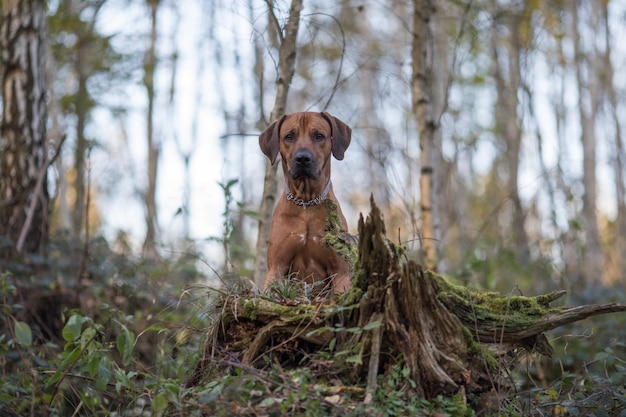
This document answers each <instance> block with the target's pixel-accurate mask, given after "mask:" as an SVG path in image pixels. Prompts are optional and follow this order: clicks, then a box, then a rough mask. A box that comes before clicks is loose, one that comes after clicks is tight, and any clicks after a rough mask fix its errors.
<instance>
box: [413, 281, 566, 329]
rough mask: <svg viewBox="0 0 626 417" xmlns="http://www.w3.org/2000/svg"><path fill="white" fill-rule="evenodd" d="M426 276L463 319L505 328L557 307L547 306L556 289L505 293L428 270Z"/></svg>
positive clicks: (531, 320) (526, 322) (532, 320)
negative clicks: (535, 293)
mask: <svg viewBox="0 0 626 417" xmlns="http://www.w3.org/2000/svg"><path fill="white" fill-rule="evenodd" d="M425 275H426V277H427V279H430V280H432V281H433V282H434V283H435V284H436V288H437V298H438V299H439V301H441V302H442V303H443V304H444V305H446V306H447V307H448V308H449V309H452V310H453V311H454V314H455V315H457V316H458V317H459V318H460V319H461V321H462V322H463V323H466V324H467V323H475V322H477V323H478V324H479V325H480V323H481V322H483V321H484V322H489V323H490V324H493V323H494V322H495V323H498V324H501V325H502V326H505V327H506V328H513V329H515V328H522V327H526V326H528V325H530V324H533V323H535V322H536V321H537V319H538V318H540V317H542V316H545V315H547V314H550V313H554V312H557V311H558V309H556V308H552V307H549V306H548V303H549V302H550V301H552V300H554V299H555V298H557V297H556V296H555V294H554V293H552V294H546V295H541V296H536V297H523V296H511V295H503V294H499V293H495V292H481V291H476V290H472V289H469V288H466V287H462V286H460V285H455V284H452V283H450V282H449V281H447V280H446V279H445V278H444V277H442V276H441V275H437V274H435V273H434V272H432V271H425Z"/></svg>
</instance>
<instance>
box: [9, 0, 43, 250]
mask: <svg viewBox="0 0 626 417" xmlns="http://www.w3.org/2000/svg"><path fill="white" fill-rule="evenodd" d="M2 11H3V16H2V18H3V19H2V29H1V30H2V33H1V34H0V41H1V42H2V87H3V91H2V94H3V115H2V124H1V127H0V129H1V135H2V137H1V138H0V178H1V181H0V236H1V237H6V238H8V239H10V243H9V242H6V243H7V244H6V245H5V244H4V243H5V242H2V241H0V258H8V257H10V256H11V254H13V253H15V250H16V244H17V242H18V240H19V239H20V234H24V246H23V250H24V251H25V252H28V253H36V252H41V251H42V249H43V245H45V243H46V242H47V240H48V214H49V207H48V203H49V201H48V200H49V198H48V189H47V180H46V171H47V168H48V161H47V158H46V127H45V124H46V87H45V76H44V57H45V54H44V46H45V19H46V4H45V2H42V1H39V0H10V1H9V0H5V1H4V2H3V3H2ZM31 207H32V209H31ZM29 210H30V211H31V212H32V215H31V216H30V220H29V221H27V218H28V217H29V216H28V212H29ZM23 232H24V233H23Z"/></svg>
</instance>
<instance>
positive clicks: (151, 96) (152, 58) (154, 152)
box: [143, 0, 161, 258]
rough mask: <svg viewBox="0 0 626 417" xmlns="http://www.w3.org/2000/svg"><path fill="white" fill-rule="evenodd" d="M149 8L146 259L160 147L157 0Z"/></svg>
mask: <svg viewBox="0 0 626 417" xmlns="http://www.w3.org/2000/svg"><path fill="white" fill-rule="evenodd" d="M147 3H148V7H149V8H150V21H151V25H150V44H149V46H148V50H147V51H146V55H145V58H144V79H143V83H144V86H145V87H146V93H147V96H148V111H147V115H146V135H147V140H148V188H147V189H146V191H145V194H144V201H145V204H146V238H145V240H144V244H143V253H144V256H146V257H148V258H156V257H158V252H157V250H156V244H155V241H156V231H157V224H158V222H157V208H156V186H157V173H158V163H159V153H160V150H161V149H160V146H159V143H158V141H157V140H156V138H155V135H154V101H155V87H154V73H155V71H156V66H157V56H156V41H157V12H158V9H159V0H147Z"/></svg>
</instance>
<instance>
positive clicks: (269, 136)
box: [259, 116, 286, 165]
mask: <svg viewBox="0 0 626 417" xmlns="http://www.w3.org/2000/svg"><path fill="white" fill-rule="evenodd" d="M285 117H286V116H282V117H281V118H280V119H278V120H276V121H275V122H274V123H272V124H271V125H269V126H268V127H267V129H265V130H264V131H263V133H261V135H260V136H259V145H260V146H261V150H262V151H263V153H264V154H265V155H266V156H267V157H268V158H269V159H270V161H271V162H272V165H274V162H276V157H277V156H278V151H279V145H280V138H279V137H278V134H279V132H280V125H281V124H282V123H283V120H285Z"/></svg>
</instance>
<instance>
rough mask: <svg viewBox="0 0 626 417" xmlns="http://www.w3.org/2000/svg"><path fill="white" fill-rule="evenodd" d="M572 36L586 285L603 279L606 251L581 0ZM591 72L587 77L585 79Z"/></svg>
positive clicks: (594, 89)
mask: <svg viewBox="0 0 626 417" xmlns="http://www.w3.org/2000/svg"><path fill="white" fill-rule="evenodd" d="M571 4H572V9H571V10H572V36H573V44H574V54H575V60H576V62H575V65H576V81H577V84H578V110H579V115H580V127H581V142H582V145H583V178H582V182H583V186H584V192H583V209H582V217H583V222H584V233H585V245H584V248H583V256H582V260H581V262H582V274H583V276H582V280H583V282H584V283H586V284H592V283H601V282H602V280H603V263H604V262H603V254H602V244H601V241H600V230H599V227H598V216H597V213H596V200H597V179H596V125H595V121H596V117H597V110H598V104H599V103H598V85H597V84H598V81H597V79H596V78H595V77H596V75H595V73H594V71H593V68H592V65H591V62H593V61H594V60H595V58H593V57H592V58H591V60H590V58H589V57H588V56H586V55H585V53H584V52H583V50H584V49H583V48H585V46H584V45H583V41H582V39H581V37H580V27H579V24H580V22H579V15H578V5H577V2H572V3H571ZM585 74H587V78H585Z"/></svg>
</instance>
